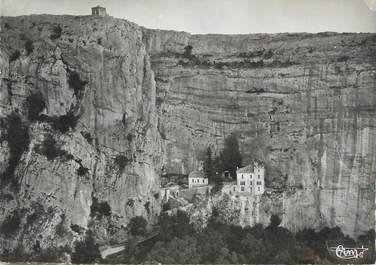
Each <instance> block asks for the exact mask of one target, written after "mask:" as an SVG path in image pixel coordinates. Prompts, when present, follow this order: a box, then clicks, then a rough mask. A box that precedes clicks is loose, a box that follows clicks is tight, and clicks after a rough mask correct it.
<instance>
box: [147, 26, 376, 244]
mask: <svg viewBox="0 0 376 265" xmlns="http://www.w3.org/2000/svg"><path fill="white" fill-rule="evenodd" d="M144 31H145V36H144V42H145V44H146V47H147V50H148V51H149V53H150V54H151V58H152V69H153V71H154V72H155V78H156V81H157V104H158V110H159V130H160V131H161V133H162V136H163V137H164V139H165V142H166V152H165V161H166V166H167V168H168V170H169V171H170V172H177V173H186V172H189V171H190V170H192V169H194V168H195V167H197V165H198V161H199V160H200V159H202V157H203V153H204V150H205V149H206V148H207V147H208V146H211V147H212V148H214V149H215V150H219V149H220V148H221V147H222V144H223V140H224V138H225V137H226V136H227V135H229V134H230V133H236V134H237V135H238V137H239V141H240V147H241V151H242V153H243V157H244V158H245V164H246V163H247V162H249V161H250V160H251V159H254V158H256V159H260V160H262V161H265V163H266V167H267V171H266V174H267V176H266V178H267V179H266V181H267V186H268V187H269V188H273V189H277V190H279V191H281V192H282V193H283V196H281V194H279V195H277V196H275V197H274V198H272V201H274V204H275V205H279V206H273V207H270V203H266V204H265V203H263V201H264V202H267V201H268V199H265V200H261V202H260V203H261V208H260V209H261V211H265V209H268V208H270V210H272V211H273V212H275V213H278V214H280V215H283V225H285V226H286V227H288V228H289V229H291V230H292V231H296V230H299V229H302V228H304V227H317V228H319V227H321V226H324V225H326V226H335V225H338V226H340V227H341V228H342V229H343V230H344V232H345V233H348V234H350V235H353V236H354V235H355V236H356V235H357V234H358V233H360V232H361V231H364V230H368V229H370V228H373V227H374V214H373V212H374V185H373V183H374V181H375V175H376V174H375V162H376V152H375V151H376V141H375V114H376V108H375V107H376V35H375V34H337V33H330V32H326V33H319V34H307V33H301V34H287V33H286V34H272V35H267V34H254V35H233V36H228V35H190V34H187V33H183V32H172V31H155V30H144ZM264 197H265V196H264ZM277 201H279V203H278V202H277ZM263 204H265V205H263ZM245 208H249V207H246V205H242V208H241V209H242V212H244V209H245ZM245 214H246V215H248V214H247V213H246V212H245ZM265 214H266V213H265ZM265 214H264V215H261V216H260V219H259V220H264V222H265V221H267V220H266V219H267V218H266V217H267V216H268V215H269V216H270V212H269V213H267V215H265ZM254 217H255V215H252V218H253V219H254ZM247 218H248V219H249V217H248V216H243V217H241V218H240V220H239V223H243V222H244V220H247ZM252 218H251V219H252Z"/></svg>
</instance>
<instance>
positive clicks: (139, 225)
mask: <svg viewBox="0 0 376 265" xmlns="http://www.w3.org/2000/svg"><path fill="white" fill-rule="evenodd" d="M146 225H147V221H146V219H145V218H144V217H142V216H136V217H133V218H132V219H131V220H130V221H129V224H128V228H129V232H130V233H131V234H132V235H134V236H144V235H145V234H146Z"/></svg>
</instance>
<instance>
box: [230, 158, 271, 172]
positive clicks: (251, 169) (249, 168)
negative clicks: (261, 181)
mask: <svg viewBox="0 0 376 265" xmlns="http://www.w3.org/2000/svg"><path fill="white" fill-rule="evenodd" d="M257 165H258V166H264V163H263V162H261V161H259V160H255V161H254V162H253V163H251V164H249V165H248V166H245V167H242V168H239V169H238V170H237V171H236V172H237V173H249V172H254V166H257Z"/></svg>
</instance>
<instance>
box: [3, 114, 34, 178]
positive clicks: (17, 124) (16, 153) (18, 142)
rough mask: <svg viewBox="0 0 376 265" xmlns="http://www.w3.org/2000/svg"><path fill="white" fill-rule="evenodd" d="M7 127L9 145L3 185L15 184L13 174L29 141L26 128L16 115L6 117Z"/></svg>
mask: <svg viewBox="0 0 376 265" xmlns="http://www.w3.org/2000/svg"><path fill="white" fill-rule="evenodd" d="M7 127H8V128H7V133H6V140H7V141H8V144H9V154H10V157H9V161H8V166H7V169H6V171H5V173H4V176H3V178H2V181H4V183H9V182H10V181H13V184H15V179H14V172H15V170H16V167H17V165H18V162H19V161H20V159H21V156H22V154H23V153H24V152H25V150H26V149H27V148H28V147H29V143H30V139H29V133H28V127H26V126H24V125H23V124H22V121H21V118H20V116H19V115H18V114H16V113H12V114H11V115H9V116H8V117H7Z"/></svg>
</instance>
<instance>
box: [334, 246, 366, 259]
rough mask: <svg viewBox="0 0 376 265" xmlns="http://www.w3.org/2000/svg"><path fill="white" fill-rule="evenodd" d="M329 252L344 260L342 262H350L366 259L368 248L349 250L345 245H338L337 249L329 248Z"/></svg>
mask: <svg viewBox="0 0 376 265" xmlns="http://www.w3.org/2000/svg"><path fill="white" fill-rule="evenodd" d="M328 251H329V252H330V253H331V254H332V255H333V256H335V257H337V258H339V259H342V260H350V259H362V258H364V254H365V252H366V251H368V248H365V247H364V246H362V247H360V248H347V247H344V246H343V245H338V246H336V247H328Z"/></svg>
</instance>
